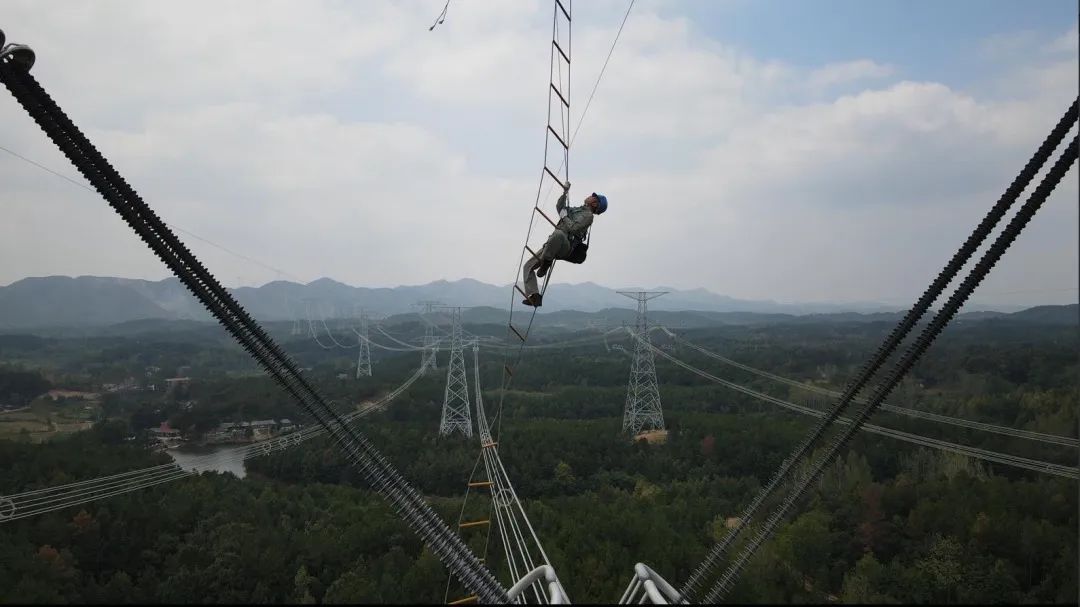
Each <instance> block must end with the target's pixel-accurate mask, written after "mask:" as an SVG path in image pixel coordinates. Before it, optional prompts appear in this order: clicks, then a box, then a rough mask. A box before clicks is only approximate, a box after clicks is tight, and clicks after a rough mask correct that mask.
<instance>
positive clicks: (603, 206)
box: [592, 192, 607, 215]
mask: <svg viewBox="0 0 1080 607" xmlns="http://www.w3.org/2000/svg"><path fill="white" fill-rule="evenodd" d="M592 195H593V196H596V198H597V199H599V200H600V202H599V203H598V204H597V205H596V214H597V215H599V214H601V213H603V212H604V211H606V210H607V196H604V195H603V194H597V193H596V192H593V193H592Z"/></svg>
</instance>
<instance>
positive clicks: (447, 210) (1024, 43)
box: [0, 0, 1080, 304]
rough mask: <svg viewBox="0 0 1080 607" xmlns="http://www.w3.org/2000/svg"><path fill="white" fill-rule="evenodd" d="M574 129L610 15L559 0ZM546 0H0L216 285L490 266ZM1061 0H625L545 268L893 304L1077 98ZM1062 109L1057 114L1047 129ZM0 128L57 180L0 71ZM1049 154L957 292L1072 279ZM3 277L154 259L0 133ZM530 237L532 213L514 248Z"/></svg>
mask: <svg viewBox="0 0 1080 607" xmlns="http://www.w3.org/2000/svg"><path fill="white" fill-rule="evenodd" d="M575 4H576V6H575V9H576V11H575V15H574V17H575V18H574V31H573V33H574V38H573V59H574V64H573V70H572V72H571V74H572V80H571V85H572V86H570V94H571V103H572V105H573V107H574V113H573V125H574V126H575V127H576V126H577V121H578V116H579V113H580V111H581V108H583V107H584V101H585V99H586V98H587V96H588V92H589V91H590V90H591V88H592V86H593V83H594V82H595V81H596V77H597V73H598V72H599V69H600V66H601V65H602V63H603V60H604V57H605V56H606V54H607V51H608V49H609V48H610V46H611V42H612V40H613V38H614V35H615V32H616V30H617V28H618V25H619V22H620V21H621V19H622V17H623V14H624V12H625V10H626V6H627V2H626V1H625V0H589V1H588V2H582V1H579V2H577V3H575ZM553 6H554V4H553V2H552V1H551V0H515V1H513V2H509V1H496V0H489V1H481V0H468V1H466V0H451V2H450V7H449V11H448V16H447V19H446V21H445V23H443V24H442V25H439V26H438V27H436V28H435V30H434V31H428V26H429V25H431V23H432V20H433V19H434V18H435V16H436V15H437V14H438V13H439V11H440V10H441V9H442V7H443V0H412V1H401V2H393V3H390V2H386V3H382V2H378V3H377V2H374V1H363V2H325V3H314V2H308V1H304V2H299V1H296V2H268V1H265V0H259V1H258V2H240V1H235V0H231V1H229V2H197V1H184V2H179V1H174V2H141V1H120V0H94V1H92V2H91V1H85V0H84V1H71V2H59V1H49V2H42V1H41V0H31V1H25V2H23V1H15V0H0V28H2V29H3V30H4V32H5V33H6V34H7V38H8V40H9V41H12V42H22V43H26V44H29V45H30V46H32V47H33V48H34V49H35V51H36V52H37V64H36V65H35V66H34V69H33V73H34V75H35V76H36V77H37V78H38V80H39V81H40V82H41V83H42V84H43V85H44V86H45V88H46V89H47V90H49V91H50V93H51V94H52V95H53V97H54V98H55V99H56V100H57V101H58V102H59V103H60V105H61V106H62V107H63V108H64V109H65V110H66V111H67V112H68V114H69V115H70V116H71V117H72V118H73V119H74V120H75V122H76V123H77V124H79V125H80V126H81V127H82V128H83V130H84V131H85V132H87V133H88V135H89V136H90V138H91V140H92V141H94V142H95V143H96V144H97V145H98V147H99V148H100V149H101V150H102V151H103V152H104V154H105V155H106V157H108V158H109V159H110V160H111V161H112V162H113V164H114V165H115V166H116V167H117V168H118V169H119V170H120V172H121V173H122V174H123V175H125V176H126V177H127V179H128V180H129V181H130V182H131V183H132V184H133V185H134V186H135V188H136V189H137V190H138V191H139V192H140V193H141V194H142V195H143V197H144V199H146V200H147V201H148V202H149V203H150V204H151V205H152V206H153V207H155V208H156V209H157V210H158V211H159V213H160V214H161V215H162V216H163V218H164V219H165V220H166V221H168V222H170V223H171V224H174V225H176V226H179V227H181V228H183V229H184V230H187V231H190V232H191V233H193V234H196V235H198V236H200V237H202V238H204V239H207V240H209V241H212V242H214V243H217V244H220V245H222V246H225V247H227V248H229V249H231V250H232V251H235V252H237V253H241V254H243V255H246V256H248V257H250V258H252V259H255V260H258V261H259V262H261V263H262V264H266V265H268V266H271V267H273V268H277V269H279V270H281V271H282V272H283V273H282V274H278V273H276V272H275V271H273V270H270V269H267V268H266V267H264V266H262V265H259V264H256V263H252V262H250V261H245V260H243V259H241V258H239V257H236V256H233V255H230V254H227V253H224V252H222V251H221V250H219V249H216V248H214V247H212V246H210V245H209V244H206V243H205V242H202V241H199V240H194V239H192V238H190V237H189V236H186V235H182V236H183V237H184V238H185V239H186V240H188V241H189V243H190V245H191V248H192V249H193V250H194V251H195V252H196V254H198V255H200V256H201V257H203V258H204V261H205V262H206V263H207V265H208V266H209V267H210V268H211V271H213V272H214V273H215V274H216V275H217V276H218V277H219V278H220V279H221V280H222V281H223V282H225V283H226V284H228V285H230V286H235V285H259V284H263V283H265V282H268V281H271V280H277V279H290V280H301V281H305V282H306V281H310V280H314V279H316V278H319V277H322V276H328V277H331V278H334V279H336V280H339V281H342V282H345V283H349V284H352V285H358V286H395V285H400V284H418V283H425V282H429V281H432V280H437V279H441V278H444V279H448V280H454V279H458V278H462V277H471V278H476V279H479V280H482V281H485V282H490V283H497V284H506V283H509V282H510V281H511V280H512V279H513V270H514V268H515V266H516V263H517V260H518V254H519V252H520V250H521V245H522V243H523V240H524V238H525V232H526V228H527V225H528V221H529V210H530V207H531V205H532V204H533V201H534V200H535V197H536V191H537V184H538V181H539V175H540V171H541V168H542V159H543V144H544V139H543V137H544V127H545V119H546V109H547V92H546V89H547V84H548V82H547V80H548V59H549V53H550V50H549V48H550V47H549V41H550V37H551V20H552V11H553ZM1077 72H1078V50H1077V2H1076V1H1075V0H1069V1H1058V0H1043V1H1040V2H1020V1H1011V2H1000V1H991V0H972V1H960V0H950V1H948V2H939V1H933V2H922V1H920V2H913V1H910V0H903V1H895V2H893V1H885V0H876V1H874V2H862V1H855V0H852V1H845V2H840V1H823V0H822V1H815V2H790V1H783V2H780V1H777V2H760V1H757V0H755V1H753V2H751V1H749V0H709V1H704V0H703V1H687V2H675V1H670V2H669V1H660V0H638V2H637V3H636V5H635V6H634V8H633V10H632V12H631V14H630V17H629V19H628V21H627V23H626V27H625V30H624V31H623V34H622V37H621V39H620V40H619V43H618V45H617V47H616V48H615V51H614V54H613V55H612V59H611V63H610V65H609V67H608V70H607V72H606V74H605V76H604V78H603V80H602V81H601V82H600V85H599V89H598V91H597V93H596V97H595V99H594V101H593V104H592V106H591V108H590V109H589V112H588V114H587V116H586V117H585V119H584V121H582V123H581V127H580V133H579V136H578V139H577V140H576V142H575V144H574V147H573V149H572V151H571V159H570V177H571V181H572V182H573V185H574V189H573V192H572V195H573V197H574V199H575V200H576V201H580V199H581V198H583V197H584V196H586V195H587V194H588V193H590V192H592V191H598V192H602V193H604V194H606V195H607V196H608V197H609V199H610V209H609V211H608V212H607V213H606V214H605V215H603V216H601V217H599V218H598V219H597V221H596V223H595V226H594V230H593V246H592V248H591V249H590V253H589V254H590V260H589V262H588V263H586V264H584V265H582V266H571V265H570V264H562V265H560V266H558V267H557V268H556V273H555V277H556V280H557V281H559V282H564V281H565V282H584V281H592V282H596V283H599V284H602V285H605V286H612V287H622V286H644V287H652V286H657V285H664V286H670V287H675V288H696V287H704V288H707V289H709V290H712V291H715V292H717V293H722V294H725V295H730V296H733V297H740V298H754V299H773V300H777V301H853V300H859V301H882V302H888V303H896V304H902V303H905V302H910V301H912V300H914V299H915V298H916V297H917V296H918V294H919V293H920V292H921V291H922V289H923V288H924V287H925V286H926V284H927V283H928V282H929V281H930V280H931V279H932V278H933V277H934V276H935V275H936V274H937V272H938V270H939V269H940V268H941V266H942V265H943V264H944V263H945V261H946V260H947V259H948V257H949V256H950V255H951V254H952V253H953V252H954V251H955V250H956V248H957V247H958V246H959V244H960V242H961V241H962V240H963V238H964V237H965V236H966V235H967V234H968V233H969V232H970V231H971V229H972V227H973V226H974V225H975V224H976V223H977V222H978V221H979V219H981V217H982V216H983V214H984V213H985V212H986V210H987V209H988V208H989V207H990V205H992V204H993V202H994V201H995V200H996V199H997V198H998V197H999V196H1000V194H1001V192H1002V191H1004V189H1005V188H1006V187H1007V186H1008V184H1009V182H1010V181H1011V180H1012V179H1013V177H1014V176H1015V175H1016V173H1017V172H1018V171H1019V169H1020V168H1021V167H1022V166H1023V164H1024V162H1026V160H1027V159H1028V158H1029V157H1030V155H1031V154H1032V152H1033V151H1034V150H1035V148H1036V147H1037V146H1038V144H1039V143H1040V142H1041V141H1042V139H1043V138H1044V137H1045V136H1046V134H1047V132H1049V130H1050V128H1051V127H1052V126H1053V124H1054V123H1055V122H1056V121H1057V120H1058V118H1059V117H1060V116H1061V114H1062V113H1063V112H1064V110H1065V108H1066V107H1067V106H1068V105H1069V103H1071V101H1072V100H1073V99H1074V98H1075V97H1076V95H1077V91H1078V80H1077ZM1074 132H1075V130H1074ZM0 146H3V147H5V148H8V149H10V150H12V151H15V152H17V153H19V154H21V155H23V156H26V157H28V158H31V159H33V160H35V161H37V162H40V163H42V164H44V165H46V166H48V167H50V168H53V169H55V170H57V171H59V172H61V173H63V174H65V175H69V176H71V177H73V178H74V179H76V180H77V181H79V182H82V181H83V180H82V178H81V177H80V176H78V174H77V172H76V171H75V170H74V169H73V168H72V167H71V165H70V164H69V163H68V162H67V161H66V160H65V159H64V157H63V156H62V155H61V154H60V153H59V152H58V151H57V150H56V149H55V148H54V147H53V146H52V144H51V143H50V142H49V141H48V139H47V138H46V137H45V136H44V135H43V134H42V133H41V132H40V130H39V129H38V128H37V127H36V126H35V125H34V124H33V123H32V121H31V120H30V119H29V117H28V116H27V115H26V114H25V113H24V112H23V111H22V109H21V108H20V107H19V106H18V105H17V104H16V103H15V102H14V100H13V99H12V98H11V96H10V94H8V93H7V91H0ZM1077 198H1078V175H1077V169H1076V168H1075V166H1074V168H1073V169H1072V170H1071V171H1070V173H1069V174H1068V176H1067V177H1066V180H1065V182H1063V184H1062V185H1061V186H1059V188H1058V190H1057V192H1055V194H1054V196H1053V197H1052V198H1051V199H1050V200H1049V202H1048V204H1047V205H1046V207H1045V208H1044V209H1043V211H1041V212H1040V214H1039V215H1038V216H1036V218H1035V220H1034V221H1033V222H1032V223H1031V225H1030V226H1029V228H1028V230H1027V231H1026V232H1025V233H1024V234H1023V236H1022V237H1021V239H1020V240H1019V241H1018V242H1017V243H1016V245H1014V246H1013V248H1012V250H1010V252H1009V253H1008V255H1007V256H1006V258H1005V259H1004V260H1003V262H1002V263H1001V264H1000V265H999V266H998V268H997V269H996V270H995V272H994V273H993V274H992V275H991V277H990V278H989V279H988V280H987V282H985V283H984V285H983V286H982V287H981V288H980V291H979V292H978V293H977V294H976V296H975V298H974V299H975V300H978V301H982V302H994V303H1002V304H1029V303H1031V304H1034V303H1066V302H1075V301H1076V300H1077V294H1078V291H1077V286H1078V284H1077V283H1078V278H1077V276H1078V248H1080V244H1078V235H1077V234H1078V229H1077V226H1078V221H1080V217H1078V209H1077V207H1078V205H1077ZM0 204H2V209H3V220H2V221H0V284H8V283H11V282H14V281H16V280H18V279H20V278H22V277H25V276H43V275H53V274H62V275H82V274H94V275H107V276H126V277H139V278H150V279H159V278H163V277H165V276H167V275H168V272H167V270H166V269H165V267H164V266H163V265H162V264H161V263H160V262H159V261H158V260H156V259H155V258H154V257H153V256H152V255H151V253H150V252H149V251H148V250H147V249H146V248H145V246H144V245H142V243H141V242H140V241H139V240H138V239H137V238H136V237H135V236H133V235H132V234H131V233H130V231H129V230H128V229H127V228H126V226H125V225H124V224H123V222H122V221H121V220H120V219H119V218H118V217H117V216H116V215H115V213H113V212H112V211H111V210H110V209H109V208H108V207H107V205H106V204H105V203H104V202H103V201H102V200H101V199H100V198H98V197H96V196H95V195H93V194H91V193H89V192H86V191H84V190H81V189H79V188H77V187H75V186H73V185H72V184H70V183H68V182H65V181H63V180H61V179H59V178H57V177H55V176H53V175H50V174H48V173H46V172H44V171H42V170H40V169H38V168H35V167H34V166H31V165H30V164H27V163H26V162H23V161H21V160H19V159H17V158H14V157H13V156H11V155H10V154H8V153H6V152H3V151H0ZM545 236H546V235H545V234H541V233H540V231H537V232H536V233H534V235H533V238H534V243H535V242H537V241H542V239H543V238H544V237H545Z"/></svg>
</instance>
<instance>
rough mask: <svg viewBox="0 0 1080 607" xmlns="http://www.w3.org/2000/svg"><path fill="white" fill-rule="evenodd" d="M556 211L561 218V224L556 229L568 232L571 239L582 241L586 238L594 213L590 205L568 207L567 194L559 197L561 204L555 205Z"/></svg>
mask: <svg viewBox="0 0 1080 607" xmlns="http://www.w3.org/2000/svg"><path fill="white" fill-rule="evenodd" d="M555 210H557V211H558V212H559V216H560V217H561V219H559V223H557V224H556V225H555V229H557V230H562V231H563V232H566V235H567V236H568V237H569V238H577V239H579V240H580V239H582V238H584V237H585V232H586V231H588V229H589V226H591V225H592V220H593V212H592V209H590V208H589V207H588V205H584V204H583V205H581V206H580V207H568V206H566V194H563V195H562V196H560V197H559V202H557V203H555Z"/></svg>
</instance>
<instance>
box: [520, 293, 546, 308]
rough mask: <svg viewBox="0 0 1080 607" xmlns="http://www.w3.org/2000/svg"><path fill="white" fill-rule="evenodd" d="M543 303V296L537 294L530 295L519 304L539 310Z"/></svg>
mask: <svg viewBox="0 0 1080 607" xmlns="http://www.w3.org/2000/svg"><path fill="white" fill-rule="evenodd" d="M543 302H544V296H543V295H541V294H539V293H533V294H532V295H530V296H528V297H526V298H525V299H523V300H521V303H523V304H525V305H526V306H531V307H533V308H539V307H540V306H541V305H543Z"/></svg>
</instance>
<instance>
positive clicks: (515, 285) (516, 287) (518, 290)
mask: <svg viewBox="0 0 1080 607" xmlns="http://www.w3.org/2000/svg"><path fill="white" fill-rule="evenodd" d="M530 252H531V251H530ZM514 288H515V289H517V292H518V293H521V296H522V297H524V298H526V299H528V298H529V296H528V295H526V294H525V291H522V290H521V287H519V286H517V283H514Z"/></svg>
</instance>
